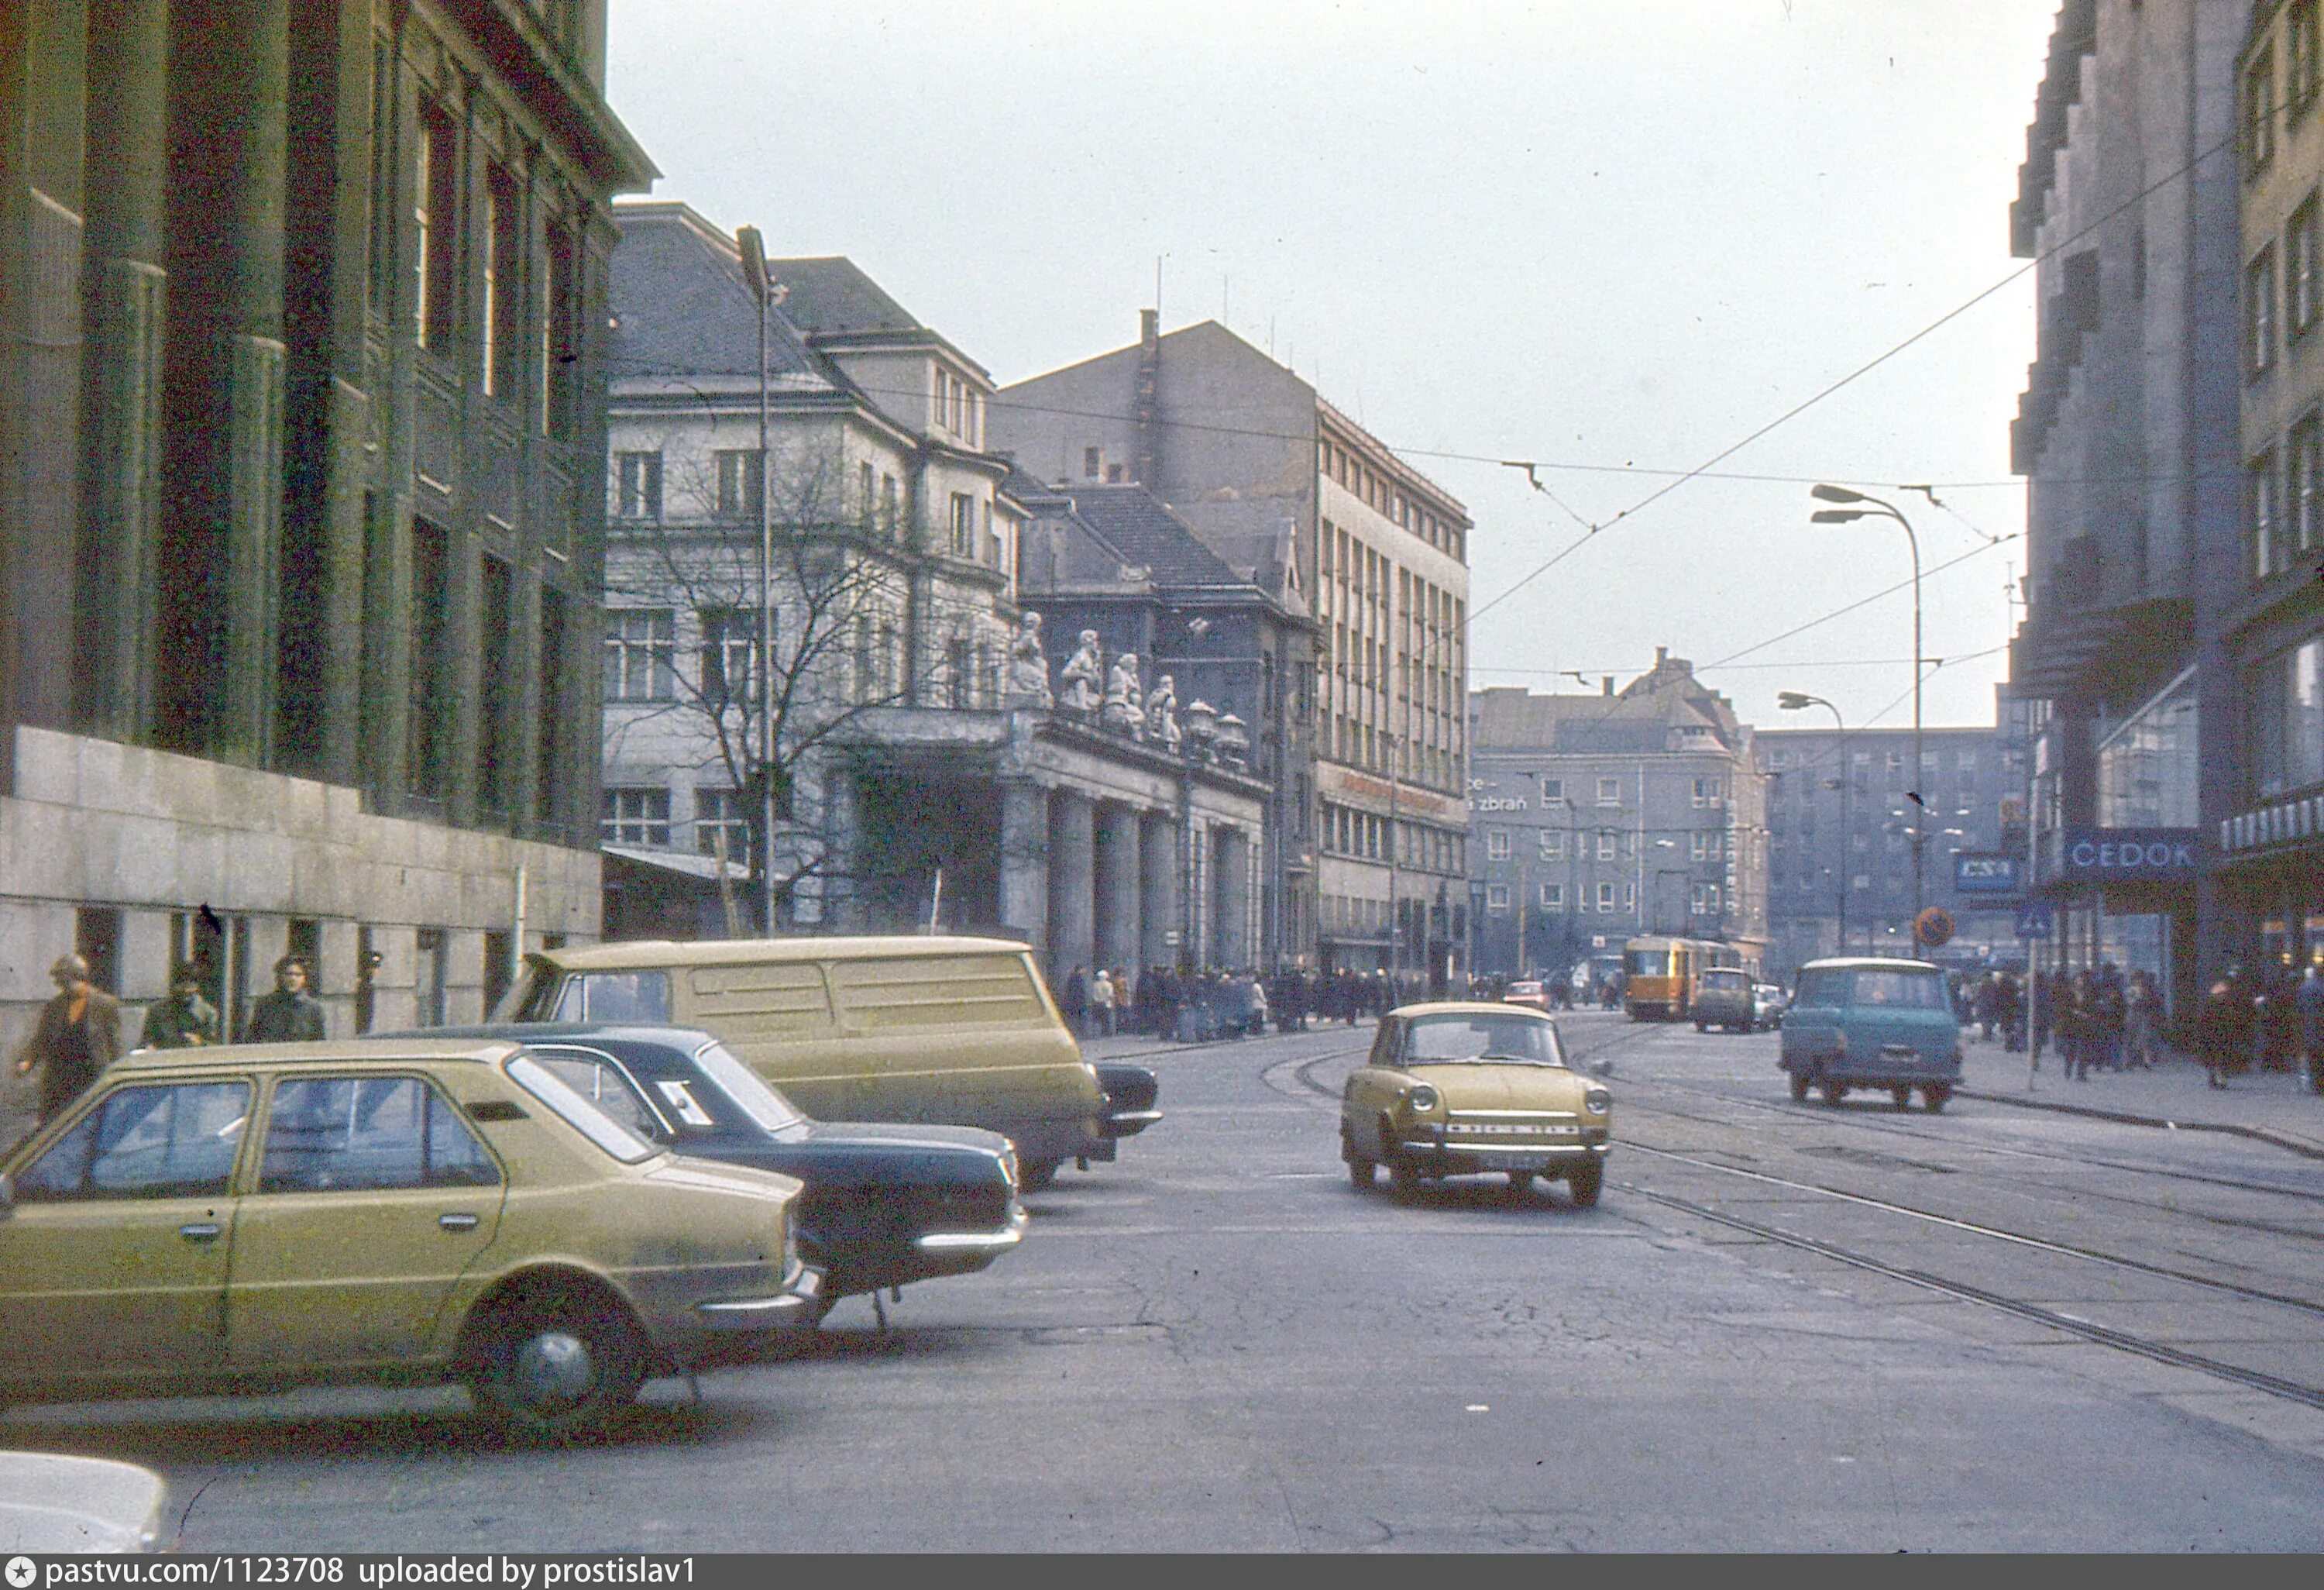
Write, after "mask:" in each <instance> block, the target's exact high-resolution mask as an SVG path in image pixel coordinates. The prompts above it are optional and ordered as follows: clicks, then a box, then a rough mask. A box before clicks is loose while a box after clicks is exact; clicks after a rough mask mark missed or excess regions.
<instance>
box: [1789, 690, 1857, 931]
mask: <svg viewBox="0 0 2324 1590" xmlns="http://www.w3.org/2000/svg"><path fill="white" fill-rule="evenodd" d="M1775 705H1776V706H1777V707H1782V708H1783V709H1784V711H1785V712H1804V711H1806V710H1807V709H1808V708H1809V707H1822V708H1823V709H1824V710H1825V711H1826V712H1829V713H1831V726H1832V727H1833V728H1835V729H1837V730H1839V731H1840V749H1839V751H1838V753H1837V755H1838V757H1839V759H1840V776H1839V777H1838V778H1836V779H1831V780H1827V781H1826V782H1827V783H1828V784H1829V786H1830V787H1831V788H1832V789H1835V790H1839V791H1840V864H1839V865H1838V866H1836V867H1834V868H1832V870H1831V882H1832V891H1831V892H1832V914H1833V917H1834V919H1835V920H1834V923H1833V927H1834V933H1835V937H1834V938H1833V947H1832V953H1833V954H1834V955H1846V954H1847V953H1848V873H1849V864H1850V863H1849V849H1848V847H1849V845H1850V844H1852V843H1854V833H1853V831H1852V830H1851V829H1850V828H1849V826H1848V787H1849V785H1850V784H1851V783H1853V782H1855V781H1854V780H1853V779H1851V778H1849V773H1848V725H1847V723H1846V722H1845V721H1843V720H1842V719H1841V717H1840V708H1839V707H1835V706H1833V705H1832V704H1831V702H1829V701H1827V700H1825V699H1824V698H1822V697H1821V696H1811V695H1809V694H1808V693H1807V692H1806V691H1805V690H1779V691H1777V692H1776V693H1775Z"/></svg>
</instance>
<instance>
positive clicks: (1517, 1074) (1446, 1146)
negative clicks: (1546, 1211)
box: [1340, 1003, 1614, 1207]
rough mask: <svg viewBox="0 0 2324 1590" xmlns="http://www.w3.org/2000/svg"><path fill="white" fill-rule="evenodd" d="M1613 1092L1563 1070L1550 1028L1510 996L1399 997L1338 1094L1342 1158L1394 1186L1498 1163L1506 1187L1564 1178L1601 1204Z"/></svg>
mask: <svg viewBox="0 0 2324 1590" xmlns="http://www.w3.org/2000/svg"><path fill="white" fill-rule="evenodd" d="M1613 1112H1614V1099H1613V1095H1612V1094H1610V1093H1609V1092H1608V1091H1607V1089H1606V1086H1605V1085H1604V1084H1602V1083H1600V1082H1597V1081H1594V1080H1592V1079H1591V1078H1589V1077H1582V1076H1580V1075H1578V1074H1576V1073H1575V1072H1574V1071H1572V1069H1570V1068H1568V1067H1567V1066H1566V1063H1565V1050H1564V1047H1563V1044H1561V1043H1560V1041H1559V1040H1558V1036H1557V1024H1556V1022H1554V1021H1551V1020H1550V1018H1549V1017H1548V1016H1546V1015H1544V1014H1542V1013H1540V1012H1535V1011H1528V1010H1525V1009H1523V1008H1521V1007H1517V1006H1512V1005H1507V1004H1481V1003H1438V1004H1412V1005H1404V1006H1401V1007H1399V1008H1398V1009H1397V1010H1394V1011H1391V1012H1388V1016H1387V1017H1386V1018H1385V1019H1384V1020H1383V1021H1381V1022H1380V1024H1379V1034H1378V1035H1377V1036H1376V1037H1375V1038H1374V1039H1373V1040H1372V1052H1371V1056H1370V1058H1369V1060H1368V1061H1367V1062H1366V1063H1365V1065H1364V1066H1363V1068H1361V1069H1360V1070H1359V1071H1357V1072H1356V1073H1355V1074H1354V1075H1353V1076H1351V1077H1349V1078H1348V1082H1347V1086H1346V1088H1345V1089H1344V1090H1343V1091H1342V1094H1341V1098H1340V1157H1341V1158H1342V1159H1343V1160H1346V1161H1347V1162H1348V1176H1349V1179H1351V1180H1352V1181H1353V1182H1354V1183H1355V1185H1356V1186H1357V1187H1359V1188H1369V1187H1370V1186H1371V1185H1372V1181H1373V1175H1374V1172H1375V1170H1376V1169H1378V1168H1379V1166H1382V1165H1385V1166H1387V1167H1388V1179H1389V1181H1390V1183H1391V1184H1392V1185H1393V1186H1394V1187H1395V1188H1397V1190H1398V1191H1408V1190H1410V1189H1411V1188H1414V1187H1416V1186H1418V1185H1419V1183H1420V1182H1421V1181H1422V1180H1423V1179H1435V1178H1439V1177H1445V1176H1466V1175H1471V1174H1474V1173H1477V1172H1480V1171H1481V1172H1493V1171H1499V1172H1500V1173H1502V1174H1504V1175H1506V1176H1508V1179H1509V1185H1510V1187H1511V1188H1512V1189H1521V1188H1526V1187H1528V1186H1530V1185H1531V1184H1532V1182H1533V1179H1534V1178H1535V1177H1537V1176H1538V1177H1545V1178H1553V1179H1563V1180H1564V1182H1565V1185H1566V1187H1567V1188H1568V1190H1569V1191H1571V1192H1572V1196H1573V1201H1574V1202H1575V1203H1576V1204H1579V1205H1581V1206H1584V1207H1587V1206H1590V1205H1592V1204H1595V1203H1596V1202H1597V1201H1598V1194H1599V1190H1600V1188H1602V1187H1603V1186H1604V1185H1605V1179H1606V1156H1607V1154H1608V1152H1609V1151H1610V1150H1611V1148H1612V1142H1611V1131H1612V1127H1613V1123H1614V1114H1613Z"/></svg>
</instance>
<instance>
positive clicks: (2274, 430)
mask: <svg viewBox="0 0 2324 1590" xmlns="http://www.w3.org/2000/svg"><path fill="white" fill-rule="evenodd" d="M2319 42H2320V41H2319V20H2318V6H2317V4H2316V0H2263V3H2262V4H2258V5H2254V6H2253V7H2252V8H2251V31H2250V33H2249V36H2248V37H2247V38H2246V41H2245V43H2244V50H2243V54H2242V56H2241V57H2240V58H2239V60H2238V61H2237V63H2236V66H2237V81H2238V82H2239V84H2240V85H2241V92H2242V96H2243V100H2242V107H2243V122H2242V129H2243V152H2244V163H2245V180H2244V186H2243V210H2242V235H2243V254H2244V271H2243V282H2244V294H2245V296H2244V326H2245V343H2244V351H2245V362H2246V381H2245V384H2244V388H2243V408H2242V430H2241V448H2242V453H2243V458H2244V466H2245V494H2246V495H2245V504H2246V530H2247V539H2246V545H2245V556H2244V558H2243V559H2241V562H2240V567H2239V569H2238V571H2237V574H2238V578H2236V580H2235V582H2234V583H2233V585H2232V586H2231V587H2229V589H2228V591H2227V592H2226V593H2225V596H2226V601H2225V609H2226V610H2225V612H2224V613H2222V614H2221V615H2220V618H2219V629H2220V631H2221V633H2222V634H2223V638H2224V642H2225V645H2226V649H2227V653H2228V658H2229V662H2230V666H2231V667H2232V668H2233V669H2234V670H2235V678H2236V679H2237V681H2238V683H2239V690H2238V693H2239V695H2240V696H2241V698H2242V699H2243V702H2244V707H2245V713H2246V716H2245V720H2244V726H2243V735H2242V742H2241V746H2240V751H2241V754H2240V755H2239V756H2237V757H2236V768H2235V770H2234V774H2235V776H2234V782H2233V786H2232V788H2231V789H2230V790H2229V791H2228V792H2227V798H2226V799H2225V800H2224V802H2223V807H2224V809H2223V810H2222V811H2221V812H2220V814H2219V815H2218V817H2217V819H2216V823H2215V825H2214V827H2212V828H2211V829H2210V830H2209V832H2207V834H2206V835H2205V837H2206V839H2208V840H2210V841H2212V842H2213V843H2215V844H2216V846H2217V847H2218V855H2219V864H2218V880H2219V886H2220V891H2221V893H2222V895H2223V896H2224V900H2225V902H2226V904H2227V908H2228V911H2230V912H2231V913H2232V914H2233V915H2234V916H2235V917H2236V918H2238V919H2240V920H2241V921H2242V922H2243V923H2245V924H2247V931H2248V932H2249V934H2250V937H2249V938H2248V939H2246V943H2245V945H2244V948H2245V949H2246V953H2247V955H2250V956H2252V957H2255V961H2256V963H2257V964H2264V965H2268V966H2273V967H2275V968H2277V969H2278V970H2279V972H2289V971H2291V970H2292V969H2293V968H2294V967H2297V966H2301V965H2310V964H2312V965H2319V966H2324V255H2319V243H2324V236H2319V204H2324V93H2319V88H2324V81H2319V71H2324V66H2319V57H2318V51H2319Z"/></svg>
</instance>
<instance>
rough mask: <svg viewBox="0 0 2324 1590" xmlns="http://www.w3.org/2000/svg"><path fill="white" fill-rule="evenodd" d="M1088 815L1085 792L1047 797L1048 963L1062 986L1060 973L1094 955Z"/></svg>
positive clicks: (1092, 838)
mask: <svg viewBox="0 0 2324 1590" xmlns="http://www.w3.org/2000/svg"><path fill="white" fill-rule="evenodd" d="M1093 816H1094V814H1093V811H1092V810H1091V808H1090V800H1089V797H1088V796H1086V795H1084V794H1081V793H1079V792H1078V791H1075V790H1054V791H1052V792H1051V793H1050V796H1049V966H1050V970H1051V973H1052V975H1054V977H1055V978H1056V982H1057V984H1058V985H1060V986H1063V985H1064V982H1065V974H1067V973H1068V972H1070V971H1072V970H1073V969H1074V967H1075V966H1083V967H1087V966H1091V965H1092V964H1093V962H1094V961H1095V960H1096V958H1097V943H1096V937H1095V933H1094V931H1093V920H1092V914H1091V908H1092V906H1093V903H1094V902H1093V900H1092V896H1093V893H1094V892H1095V878H1094V876H1093V873H1094V871H1095V861H1096V857H1095V855H1094V851H1095V848H1096V844H1095V834H1094V831H1093Z"/></svg>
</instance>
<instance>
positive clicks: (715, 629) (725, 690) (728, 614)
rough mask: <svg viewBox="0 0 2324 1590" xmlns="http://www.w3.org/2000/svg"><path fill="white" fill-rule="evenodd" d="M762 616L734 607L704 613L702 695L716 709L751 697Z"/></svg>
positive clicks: (705, 701)
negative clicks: (752, 673) (754, 662)
mask: <svg viewBox="0 0 2324 1590" xmlns="http://www.w3.org/2000/svg"><path fill="white" fill-rule="evenodd" d="M758 639H759V615H757V614H755V613H752V612H748V611H738V610H736V609H734V608H731V607H725V608H721V607H712V608H705V610H704V611H703V614H702V673H701V685H702V698H703V701H704V703H705V705H707V706H709V707H711V708H712V709H713V710H715V709H716V708H717V707H722V706H724V705H726V704H727V703H729V702H736V701H747V700H749V699H751V670H752V663H753V661H754V654H755V653H756V652H757V651H758Z"/></svg>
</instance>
